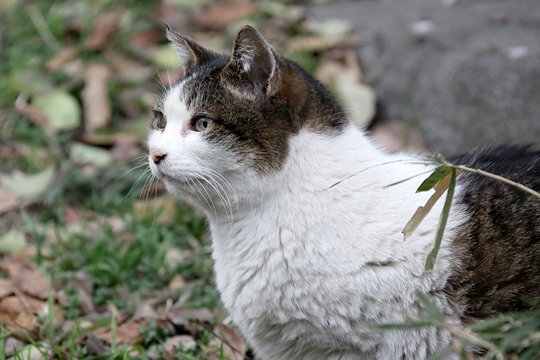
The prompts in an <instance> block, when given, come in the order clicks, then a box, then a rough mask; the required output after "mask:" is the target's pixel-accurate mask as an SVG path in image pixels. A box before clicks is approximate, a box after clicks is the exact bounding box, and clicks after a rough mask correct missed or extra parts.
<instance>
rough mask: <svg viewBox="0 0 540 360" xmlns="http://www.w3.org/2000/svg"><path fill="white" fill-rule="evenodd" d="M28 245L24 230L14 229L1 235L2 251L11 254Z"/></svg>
mask: <svg viewBox="0 0 540 360" xmlns="http://www.w3.org/2000/svg"><path fill="white" fill-rule="evenodd" d="M25 246H26V238H25V236H24V233H23V232H22V231H19V230H16V229H12V230H10V231H8V232H7V233H5V234H4V235H3V236H2V237H0V253H3V254H11V253H13V252H14V251H17V250H20V249H22V248H24V247H25Z"/></svg>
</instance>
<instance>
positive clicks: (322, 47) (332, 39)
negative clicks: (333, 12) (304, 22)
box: [287, 35, 360, 52]
mask: <svg viewBox="0 0 540 360" xmlns="http://www.w3.org/2000/svg"><path fill="white" fill-rule="evenodd" d="M359 41H360V39H359V38H358V36H356V35H336V36H314V35H299V36H295V37H293V38H291V39H290V40H289V41H288V44H287V50H288V51H290V52H322V51H326V50H329V49H332V48H338V47H351V46H356V45H357V44H358V42H359Z"/></svg>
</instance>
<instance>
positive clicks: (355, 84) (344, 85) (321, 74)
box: [316, 49, 376, 128]
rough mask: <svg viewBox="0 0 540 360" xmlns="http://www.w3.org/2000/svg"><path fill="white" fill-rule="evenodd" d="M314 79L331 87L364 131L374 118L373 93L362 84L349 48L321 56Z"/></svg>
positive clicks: (354, 58) (358, 68)
mask: <svg viewBox="0 0 540 360" xmlns="http://www.w3.org/2000/svg"><path fill="white" fill-rule="evenodd" d="M316 76H317V78H318V79H319V80H321V81H322V82H324V83H326V84H331V86H333V87H334V88H335V89H336V91H337V92H338V94H339V97H340V98H341V99H342V100H343V102H344V103H345V105H346V107H347V109H348V111H349V113H350V115H351V117H352V119H353V120H354V122H355V123H356V124H357V125H358V126H359V127H360V128H365V127H366V126H367V125H369V123H370V122H371V120H372V119H373V116H374V115H375V104H376V96H375V91H374V90H373V88H371V87H370V86H369V85H368V84H366V81H365V78H364V75H363V74H362V71H361V69H360V65H359V64H358V60H357V58H356V54H355V52H354V50H352V49H334V50H332V51H331V52H329V53H327V54H325V56H323V57H322V59H321V61H320V64H319V66H318V67H317V71H316Z"/></svg>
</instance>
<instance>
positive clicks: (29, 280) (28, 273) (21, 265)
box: [0, 258, 49, 299]
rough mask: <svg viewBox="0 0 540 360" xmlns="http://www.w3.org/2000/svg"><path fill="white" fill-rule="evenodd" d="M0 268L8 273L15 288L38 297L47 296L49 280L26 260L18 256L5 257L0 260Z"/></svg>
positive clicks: (45, 297) (43, 297) (44, 297)
mask: <svg viewBox="0 0 540 360" xmlns="http://www.w3.org/2000/svg"><path fill="white" fill-rule="evenodd" d="M0 269H2V270H4V271H5V272H7V273H8V274H9V277H10V278H11V280H12V281H13V284H14V285H15V287H16V288H17V289H19V290H20V291H22V292H23V293H25V294H28V295H31V296H34V297H36V298H38V299H47V298H48V296H49V281H48V279H47V278H46V277H45V275H43V274H42V273H41V272H39V271H38V270H36V269H35V268H34V267H33V266H32V265H30V264H29V263H28V262H26V261H24V260H22V259H19V258H7V259H4V260H2V261H1V262H0Z"/></svg>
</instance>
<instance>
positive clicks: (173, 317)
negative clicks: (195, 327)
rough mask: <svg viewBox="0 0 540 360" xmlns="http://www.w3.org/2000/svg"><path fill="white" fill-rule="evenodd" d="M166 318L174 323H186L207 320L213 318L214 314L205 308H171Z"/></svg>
mask: <svg viewBox="0 0 540 360" xmlns="http://www.w3.org/2000/svg"><path fill="white" fill-rule="evenodd" d="M166 317H167V319H169V321H171V322H172V323H173V324H175V325H186V324H188V323H189V322H190V321H201V322H208V321H210V320H212V319H213V318H214V314H212V312H211V311H210V310H208V309H206V308H199V309H181V308H180V309H178V308H171V309H170V310H169V311H168V312H167V314H166Z"/></svg>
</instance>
